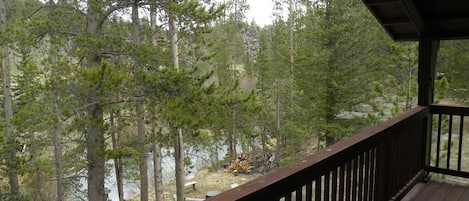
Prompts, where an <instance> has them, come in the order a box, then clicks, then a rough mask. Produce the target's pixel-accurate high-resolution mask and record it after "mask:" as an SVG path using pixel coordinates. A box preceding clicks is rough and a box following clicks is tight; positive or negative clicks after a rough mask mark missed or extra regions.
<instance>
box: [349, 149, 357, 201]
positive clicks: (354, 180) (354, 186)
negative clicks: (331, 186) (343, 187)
mask: <svg viewBox="0 0 469 201" xmlns="http://www.w3.org/2000/svg"><path fill="white" fill-rule="evenodd" d="M358 160H359V159H358V158H354V159H353V160H352V164H353V165H352V188H351V190H352V200H353V201H355V200H357V187H358V186H357V185H358V182H357V180H358Z"/></svg>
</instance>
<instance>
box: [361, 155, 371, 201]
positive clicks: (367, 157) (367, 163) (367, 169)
mask: <svg viewBox="0 0 469 201" xmlns="http://www.w3.org/2000/svg"><path fill="white" fill-rule="evenodd" d="M372 151H373V149H371V150H368V151H367V152H365V154H364V155H365V162H364V164H365V175H364V186H363V198H364V199H363V200H364V201H368V200H369V198H370V196H369V194H368V190H369V189H368V187H369V185H370V180H371V178H370V166H371V164H370V163H371V160H370V154H371V152H372Z"/></svg>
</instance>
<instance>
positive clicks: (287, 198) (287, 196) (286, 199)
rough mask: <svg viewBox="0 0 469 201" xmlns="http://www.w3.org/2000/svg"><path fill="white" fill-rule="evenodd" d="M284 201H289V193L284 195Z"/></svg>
mask: <svg viewBox="0 0 469 201" xmlns="http://www.w3.org/2000/svg"><path fill="white" fill-rule="evenodd" d="M285 201H291V193H288V194H286V195H285Z"/></svg>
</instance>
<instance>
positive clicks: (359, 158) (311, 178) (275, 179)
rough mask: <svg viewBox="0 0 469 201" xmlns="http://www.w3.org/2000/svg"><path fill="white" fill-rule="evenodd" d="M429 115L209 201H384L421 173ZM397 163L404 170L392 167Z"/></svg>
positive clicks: (385, 126) (401, 121)
mask: <svg viewBox="0 0 469 201" xmlns="http://www.w3.org/2000/svg"><path fill="white" fill-rule="evenodd" d="M428 115H429V108H428V107H423V106H419V107H416V108H414V109H412V110H410V111H408V112H405V113H403V114H401V115H399V116H397V117H395V118H392V119H390V120H388V121H386V122H384V123H382V124H380V125H377V126H374V127H372V128H369V129H367V130H365V131H363V132H360V133H359V134H356V135H354V136H351V137H350V138H348V139H345V140H342V141H340V142H338V143H336V144H334V145H332V146H330V147H328V148H326V149H323V150H321V151H319V152H317V153H315V154H313V155H310V156H307V157H305V158H304V159H302V160H300V161H297V162H295V163H293V164H290V165H287V166H285V167H282V168H279V169H277V170H275V171H273V172H271V173H268V174H266V175H263V176H260V177H259V178H257V179H254V180H252V181H250V182H247V183H245V184H243V185H240V186H238V187H236V188H234V189H230V190H228V191H226V192H223V193H221V194H220V195H218V196H215V197H213V198H209V199H208V200H209V201H227V200H230V201H231V200H252V201H254V200H256V201H257V200H279V199H281V198H285V200H290V199H291V197H292V196H296V200H309V199H310V198H308V197H309V196H313V194H314V196H316V198H317V196H319V197H321V196H330V197H332V198H334V197H337V196H341V197H344V196H345V197H363V200H389V199H391V198H392V197H393V196H395V194H397V193H398V192H399V191H401V188H403V187H404V186H406V184H407V183H408V182H409V181H410V180H411V179H412V178H414V177H415V175H416V174H417V173H418V172H420V171H421V170H422V169H423V167H421V166H422V164H423V162H422V161H423V160H424V156H425V154H424V153H422V150H424V149H423V146H425V145H424V143H423V142H422V141H423V140H422V139H423V137H424V136H425V135H424V134H423V127H424V122H426V118H427V117H428ZM407 151H409V153H405V152H407ZM392 160H396V161H392ZM400 162H402V163H404V164H403V165H404V166H403V167H400V165H401V164H393V163H400ZM407 163H411V164H407ZM406 167H409V168H407V169H406ZM393 168H395V169H394V170H393ZM331 183H332V185H331V186H333V187H332V188H331V189H329V186H330V184H331ZM325 186H327V187H325ZM334 186H335V187H334ZM337 186H338V189H337ZM344 186H345V189H344ZM313 188H314V190H313ZM325 194H327V195H325ZM303 197H306V198H305V199H303Z"/></svg>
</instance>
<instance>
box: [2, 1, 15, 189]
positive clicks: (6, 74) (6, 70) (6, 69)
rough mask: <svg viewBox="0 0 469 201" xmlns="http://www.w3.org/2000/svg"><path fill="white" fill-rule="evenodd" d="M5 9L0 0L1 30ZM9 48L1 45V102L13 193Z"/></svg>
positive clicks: (13, 157)
mask: <svg viewBox="0 0 469 201" xmlns="http://www.w3.org/2000/svg"><path fill="white" fill-rule="evenodd" d="M6 15H7V9H6V4H5V0H0V21H1V22H0V27H1V29H2V31H6V29H7V19H6ZM8 55H9V48H8V45H5V46H4V47H2V52H1V54H0V56H1V57H2V70H3V104H4V110H5V127H6V140H5V143H6V145H5V147H6V148H7V157H8V160H7V168H8V170H7V171H8V177H9V180H10V191H11V193H12V194H13V195H15V194H17V193H18V192H19V182H18V174H17V170H16V165H17V164H16V163H17V160H16V147H17V145H16V142H15V136H14V133H13V131H14V127H13V122H11V120H12V118H13V106H12V94H11V83H10V80H11V77H10V62H9V60H8Z"/></svg>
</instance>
